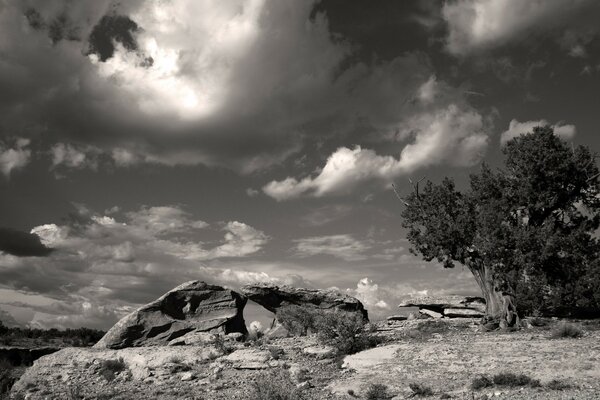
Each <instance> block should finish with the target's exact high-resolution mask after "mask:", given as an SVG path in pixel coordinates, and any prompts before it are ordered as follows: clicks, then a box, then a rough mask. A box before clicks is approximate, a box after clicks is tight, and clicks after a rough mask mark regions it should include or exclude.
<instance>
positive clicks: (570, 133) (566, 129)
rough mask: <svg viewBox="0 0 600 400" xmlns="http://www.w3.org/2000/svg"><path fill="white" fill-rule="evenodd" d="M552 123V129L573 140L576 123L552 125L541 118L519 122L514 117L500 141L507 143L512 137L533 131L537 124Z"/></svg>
mask: <svg viewBox="0 0 600 400" xmlns="http://www.w3.org/2000/svg"><path fill="white" fill-rule="evenodd" d="M546 125H550V126H551V127H552V129H554V134H556V135H557V136H560V137H561V138H562V139H564V140H571V139H573V137H574V136H575V133H576V132H577V130H576V129H575V125H569V124H562V123H560V122H559V123H556V124H554V125H551V124H550V123H548V121H546V120H545V119H541V120H539V121H525V122H519V121H517V120H516V119H513V120H511V121H510V123H509V124H508V129H507V130H506V131H504V132H502V135H501V136H500V143H501V144H505V143H506V142H508V141H509V140H510V139H512V138H515V137H517V136H519V135H521V134H524V133H530V132H533V128H535V127H536V126H546Z"/></svg>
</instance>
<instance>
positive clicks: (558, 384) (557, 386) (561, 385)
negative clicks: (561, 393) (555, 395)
mask: <svg viewBox="0 0 600 400" xmlns="http://www.w3.org/2000/svg"><path fill="white" fill-rule="evenodd" d="M546 387H547V388H548V389H551V390H566V389H571V388H572V387H573V385H572V384H570V383H568V382H565V381H563V380H560V379H552V380H551V381H550V382H548V383H547V384H546Z"/></svg>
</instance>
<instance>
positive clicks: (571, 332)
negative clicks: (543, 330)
mask: <svg viewBox="0 0 600 400" xmlns="http://www.w3.org/2000/svg"><path fill="white" fill-rule="evenodd" d="M581 336H583V330H581V328H580V327H578V326H577V325H575V324H572V323H570V322H561V323H560V324H558V325H557V326H556V327H555V328H554V329H553V330H552V335H551V337H552V338H553V339H569V338H570V339H576V338H580V337H581Z"/></svg>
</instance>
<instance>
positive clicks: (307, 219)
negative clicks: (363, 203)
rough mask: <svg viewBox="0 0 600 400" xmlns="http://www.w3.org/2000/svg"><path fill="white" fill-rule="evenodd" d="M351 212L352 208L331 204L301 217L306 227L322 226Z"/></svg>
mask: <svg viewBox="0 0 600 400" xmlns="http://www.w3.org/2000/svg"><path fill="white" fill-rule="evenodd" d="M351 212H352V207H351V206H349V205H346V204H332V205H326V206H323V207H319V208H316V209H314V210H311V211H310V212H308V213H307V214H306V215H305V216H304V217H302V224H303V225H306V226H323V225H327V224H329V223H331V222H333V221H337V220H339V219H342V218H345V217H347V216H348V215H350V213H351Z"/></svg>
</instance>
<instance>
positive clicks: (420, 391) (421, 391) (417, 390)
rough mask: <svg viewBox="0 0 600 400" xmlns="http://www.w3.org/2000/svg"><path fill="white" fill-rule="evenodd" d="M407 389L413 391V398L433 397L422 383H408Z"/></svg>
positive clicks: (429, 389)
mask: <svg viewBox="0 0 600 400" xmlns="http://www.w3.org/2000/svg"><path fill="white" fill-rule="evenodd" d="M408 387H410V390H412V391H413V395H414V396H433V390H432V389H431V388H430V387H429V386H426V385H423V384H422V383H410V384H409V385H408Z"/></svg>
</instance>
